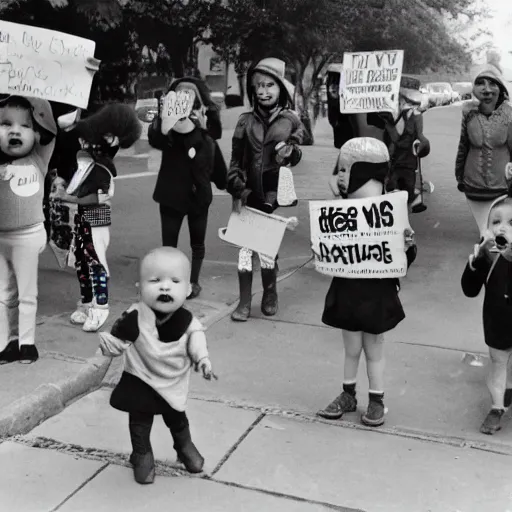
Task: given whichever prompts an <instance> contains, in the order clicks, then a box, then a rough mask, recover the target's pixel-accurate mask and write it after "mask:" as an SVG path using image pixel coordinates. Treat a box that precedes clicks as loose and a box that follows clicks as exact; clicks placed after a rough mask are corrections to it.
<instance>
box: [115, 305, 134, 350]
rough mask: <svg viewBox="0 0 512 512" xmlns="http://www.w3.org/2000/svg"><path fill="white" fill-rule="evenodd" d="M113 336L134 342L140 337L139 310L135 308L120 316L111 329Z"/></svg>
mask: <svg viewBox="0 0 512 512" xmlns="http://www.w3.org/2000/svg"><path fill="white" fill-rule="evenodd" d="M110 334H112V336H115V337H116V338H119V339H120V340H123V341H130V342H132V343H134V342H135V341H136V340H137V338H138V337H139V334H140V332H139V312H138V311H137V310H136V309H134V310H132V311H130V312H129V313H127V312H126V311H125V312H124V313H123V314H122V315H121V318H118V319H117V320H116V321H115V322H114V325H113V326H112V329H111V331H110Z"/></svg>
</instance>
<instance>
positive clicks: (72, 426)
mask: <svg viewBox="0 0 512 512" xmlns="http://www.w3.org/2000/svg"><path fill="white" fill-rule="evenodd" d="M110 393H111V390H110V389H106V388H103V389H101V390H98V391H95V392H94V393H91V394H89V395H87V396H85V397H83V398H81V399H80V400H78V401H76V402H75V403H73V404H72V405H70V406H69V407H67V408H66V410H65V411H63V412H62V413H61V414H59V415H58V416H54V417H53V418H50V419H49V420H47V421H45V422H44V423H43V424H41V425H39V426H38V427H37V428H35V429H34V430H32V431H31V432H30V433H29V434H28V435H27V436H26V437H27V439H34V438H37V437H44V438H50V439H54V440H56V441H59V442H61V443H68V444H74V445H79V446H83V447H91V448H92V447H94V448H98V449H100V450H105V451H108V452H111V453H112V452H113V453H121V454H126V455H129V454H130V453H131V450H132V448H131V444H130V434H129V431H128V414H126V413H122V412H120V411H117V410H115V409H113V408H112V407H111V406H110V405H109V398H110ZM187 415H188V416H189V419H190V430H191V432H192V438H193V440H194V443H195V444H196V446H197V448H198V450H199V451H200V452H201V453H202V455H203V456H204V457H205V459H206V462H205V471H207V472H211V471H213V470H214V469H215V467H216V465H217V464H219V462H220V461H221V460H222V458H223V457H224V455H225V454H226V453H227V452H229V450H230V449H231V447H232V446H233V445H234V444H235V443H236V442H237V441H238V440H239V438H240V437H241V436H242V435H243V434H244V433H245V432H246V431H247V429H249V428H250V427H251V425H252V424H253V423H254V421H255V420H256V419H257V418H258V417H259V413H258V412H256V411H244V410H237V409H233V408H231V407H228V406H226V405H223V404H218V403H209V402H204V401H201V402H199V401H197V400H190V401H189V403H188V407H187ZM151 439H152V444H153V450H154V453H155V458H156V459H158V460H161V461H164V462H166V463H168V464H171V465H177V463H176V453H175V451H174V449H173V441H172V437H171V434H170V432H169V429H168V428H167V427H166V426H165V425H164V423H163V421H162V419H161V417H159V418H156V419H155V423H154V426H153V431H152V438H151Z"/></svg>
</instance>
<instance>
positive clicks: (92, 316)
mask: <svg viewBox="0 0 512 512" xmlns="http://www.w3.org/2000/svg"><path fill="white" fill-rule="evenodd" d="M108 314H109V308H108V304H105V305H104V306H103V305H98V304H96V302H95V301H94V302H93V303H92V306H91V307H90V308H89V311H88V312H87V319H86V320H85V323H84V325H83V327H82V329H83V330H84V331H85V332H96V331H98V330H99V329H101V327H102V326H103V324H104V323H105V322H106V321H107V318H108Z"/></svg>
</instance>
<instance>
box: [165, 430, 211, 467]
mask: <svg viewBox="0 0 512 512" xmlns="http://www.w3.org/2000/svg"><path fill="white" fill-rule="evenodd" d="M171 434H172V437H173V439H174V449H175V450H176V453H177V454H178V460H179V461H181V462H183V464H184V465H185V467H186V468H187V471H188V472H189V473H201V471H202V470H203V466H204V457H203V456H202V455H201V454H200V453H199V451H198V450H197V448H196V446H195V444H194V443H193V442H192V438H191V436H190V428H189V427H185V428H184V429H183V430H180V431H179V432H171Z"/></svg>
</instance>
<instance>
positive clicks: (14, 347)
mask: <svg viewBox="0 0 512 512" xmlns="http://www.w3.org/2000/svg"><path fill="white" fill-rule="evenodd" d="M19 359H20V347H19V342H18V340H13V341H10V342H9V344H8V345H7V346H6V347H5V348H4V349H3V350H2V351H1V352H0V364H7V363H14V361H19Z"/></svg>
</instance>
